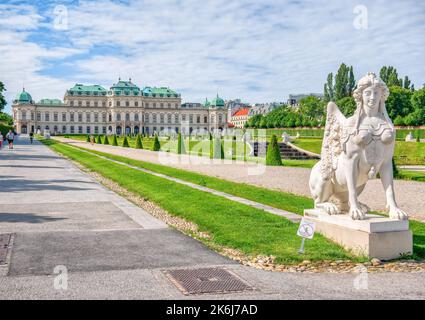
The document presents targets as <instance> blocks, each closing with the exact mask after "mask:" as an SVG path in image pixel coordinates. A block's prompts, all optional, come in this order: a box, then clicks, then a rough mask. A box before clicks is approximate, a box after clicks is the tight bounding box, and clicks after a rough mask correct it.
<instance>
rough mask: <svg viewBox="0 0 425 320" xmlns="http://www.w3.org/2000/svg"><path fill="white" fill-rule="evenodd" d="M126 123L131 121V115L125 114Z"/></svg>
mask: <svg viewBox="0 0 425 320" xmlns="http://www.w3.org/2000/svg"><path fill="white" fill-rule="evenodd" d="M125 121H130V114H129V113H126V114H125Z"/></svg>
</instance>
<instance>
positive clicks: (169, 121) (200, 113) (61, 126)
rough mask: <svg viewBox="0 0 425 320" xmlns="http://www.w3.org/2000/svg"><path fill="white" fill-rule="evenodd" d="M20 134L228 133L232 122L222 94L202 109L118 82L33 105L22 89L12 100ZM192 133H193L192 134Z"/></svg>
mask: <svg viewBox="0 0 425 320" xmlns="http://www.w3.org/2000/svg"><path fill="white" fill-rule="evenodd" d="M12 110H13V118H14V123H15V127H16V130H17V132H18V133H29V132H37V131H40V132H41V133H44V131H47V130H48V131H50V132H52V133H58V134H59V133H61V134H93V133H94V134H107V133H111V134H117V135H122V134H137V133H145V134H153V133H154V132H160V131H175V132H183V133H189V132H192V131H193V130H203V131H206V132H209V131H214V130H223V129H225V128H227V123H228V121H229V118H227V110H226V109H225V106H224V100H223V99H221V98H220V97H219V96H218V95H217V97H216V98H214V99H212V100H211V102H210V101H208V100H207V101H206V102H205V104H204V105H202V104H200V103H198V104H196V103H195V104H193V103H192V104H190V103H186V104H183V105H181V96H180V94H179V93H177V92H175V91H173V90H171V89H170V88H166V87H159V88H157V87H144V88H143V89H141V88H139V87H138V86H137V85H135V84H134V83H133V82H131V79H130V80H129V81H123V80H121V79H119V81H118V82H117V83H116V84H113V85H112V87H111V88H110V89H109V90H107V89H105V88H103V87H102V86H100V85H83V84H76V85H75V86H74V87H72V88H70V89H69V90H67V91H66V92H65V96H64V99H63V101H62V100H60V99H42V100H40V101H39V102H35V101H34V100H33V99H32V97H31V95H30V94H29V93H28V92H26V91H25V89H23V91H22V92H20V93H18V95H17V96H16V99H15V100H14V101H13V106H12ZM188 131H189V132H188Z"/></svg>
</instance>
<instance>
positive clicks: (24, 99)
mask: <svg viewBox="0 0 425 320" xmlns="http://www.w3.org/2000/svg"><path fill="white" fill-rule="evenodd" d="M14 102H15V103H32V102H33V101H32V97H31V95H30V94H29V93H28V92H26V91H25V88H24V89H22V92H21V93H18V94H17V95H16V98H15V101H14Z"/></svg>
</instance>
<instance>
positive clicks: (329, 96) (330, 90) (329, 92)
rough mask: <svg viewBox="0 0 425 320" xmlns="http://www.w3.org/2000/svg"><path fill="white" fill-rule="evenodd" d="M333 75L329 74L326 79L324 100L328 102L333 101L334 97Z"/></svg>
mask: <svg viewBox="0 0 425 320" xmlns="http://www.w3.org/2000/svg"><path fill="white" fill-rule="evenodd" d="M333 82H334V80H333V73H332V72H331V73H329V74H328V77H327V79H326V83H325V87H324V98H325V99H324V100H325V101H326V102H328V101H333V100H334V99H335V97H334V84H333Z"/></svg>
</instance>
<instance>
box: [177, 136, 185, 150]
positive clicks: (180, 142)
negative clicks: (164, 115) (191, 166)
mask: <svg viewBox="0 0 425 320" xmlns="http://www.w3.org/2000/svg"><path fill="white" fill-rule="evenodd" d="M177 139H178V140H177V153H178V154H186V148H185V146H184V139H183V137H182V134H181V133H179V135H178V137H177Z"/></svg>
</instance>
